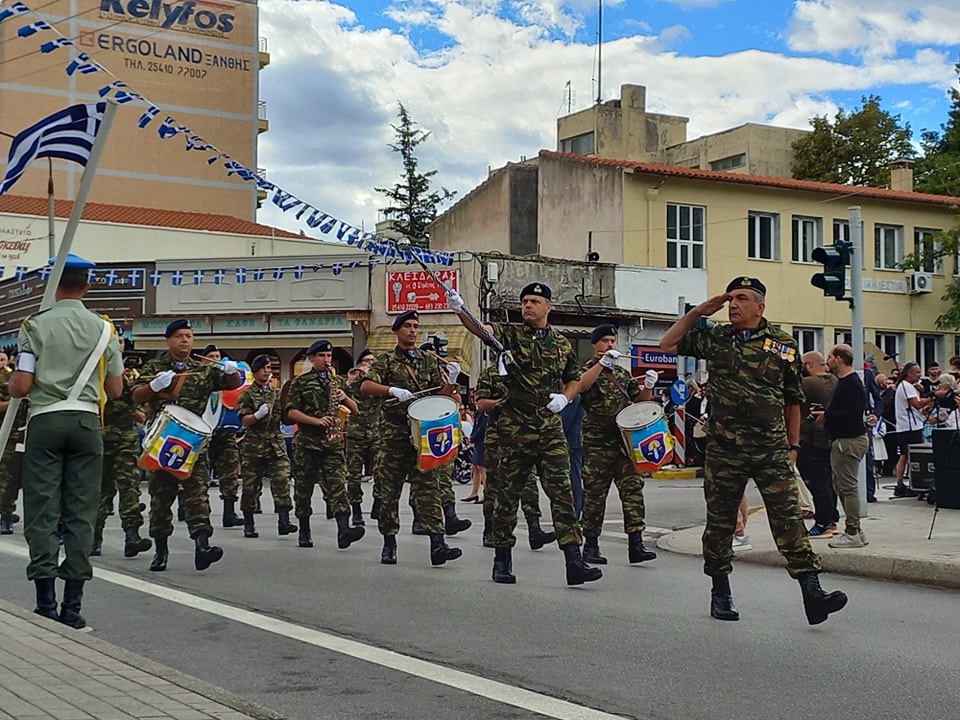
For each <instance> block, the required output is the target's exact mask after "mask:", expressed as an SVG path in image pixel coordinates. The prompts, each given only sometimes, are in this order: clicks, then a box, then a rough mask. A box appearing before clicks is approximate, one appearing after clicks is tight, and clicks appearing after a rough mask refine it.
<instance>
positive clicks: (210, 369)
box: [134, 353, 228, 417]
mask: <svg viewBox="0 0 960 720" xmlns="http://www.w3.org/2000/svg"><path fill="white" fill-rule="evenodd" d="M177 365H178V363H177V362H176V361H175V360H174V359H173V357H172V356H171V355H170V354H169V353H164V354H163V355H161V356H160V357H158V358H154V359H153V360H148V361H147V362H146V363H145V364H144V366H143V367H142V368H141V369H140V377H139V378H138V379H137V382H136V385H134V388H138V387H140V386H141V385H149V384H150V381H151V380H152V379H153V378H154V377H156V375H157V374H158V373H161V372H163V371H164V370H174V371H175V372H178V373H182V372H188V373H190V374H189V375H187V376H186V377H184V378H183V386H182V387H181V388H180V392H179V394H178V395H177V405H179V406H180V407H182V408H183V409H184V410H189V411H190V412H192V413H193V414H194V415H196V416H198V417H202V416H203V411H204V410H205V409H206V407H207V401H208V400H209V399H210V393H214V392H216V391H217V390H225V389H227V382H228V380H227V376H226V374H225V373H224V372H223V371H222V370H221V369H220V368H218V367H215V366H214V365H211V364H210V363H201V362H199V361H198V360H195V359H194V358H192V357H190V358H187V360H186V362H184V363H182V364H181V365H182V366H181V367H177ZM179 381H180V378H179V377H175V378H174V379H173V384H172V385H171V387H170V388H168V389H167V390H165V391H163V392H162V393H160V394H159V395H156V396H155V397H154V399H152V400H150V411H151V413H152V414H153V415H156V413H158V412H159V411H160V409H161V408H162V407H164V406H165V405H167V404H169V402H170V397H171V395H170V389H171V388H175V387H176V386H177V385H178V384H179Z"/></svg>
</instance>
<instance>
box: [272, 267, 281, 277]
mask: <svg viewBox="0 0 960 720" xmlns="http://www.w3.org/2000/svg"><path fill="white" fill-rule="evenodd" d="M282 278H283V268H282V267H278V268H274V269H273V279H274V280H280V279H282Z"/></svg>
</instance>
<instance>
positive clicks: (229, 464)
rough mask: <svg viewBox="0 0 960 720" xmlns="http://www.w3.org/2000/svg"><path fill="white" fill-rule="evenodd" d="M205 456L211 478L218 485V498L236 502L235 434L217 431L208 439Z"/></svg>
mask: <svg viewBox="0 0 960 720" xmlns="http://www.w3.org/2000/svg"><path fill="white" fill-rule="evenodd" d="M207 455H208V457H209V460H210V467H211V468H212V469H213V476H214V477H215V478H216V479H217V482H218V483H220V498H221V499H223V500H236V499H237V491H238V490H239V489H240V449H239V448H238V447H237V434H236V433H235V432H233V431H232V430H218V431H216V432H214V433H213V436H212V437H211V438H210V444H209V445H207Z"/></svg>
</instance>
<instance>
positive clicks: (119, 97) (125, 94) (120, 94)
mask: <svg viewBox="0 0 960 720" xmlns="http://www.w3.org/2000/svg"><path fill="white" fill-rule="evenodd" d="M113 99H114V100H116V101H117V105H126V104H127V103H128V102H133V101H134V100H144V99H145V98H144V97H143V95H141V94H140V93H135V92H132V91H131V90H117V94H116V95H114V96H113ZM148 122H149V121H148Z"/></svg>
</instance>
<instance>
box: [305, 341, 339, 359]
mask: <svg viewBox="0 0 960 720" xmlns="http://www.w3.org/2000/svg"><path fill="white" fill-rule="evenodd" d="M322 352H333V343H331V342H330V341H329V340H317V341H316V342H315V343H314V344H313V345H311V346H310V347H308V348H307V355H313V354H314V353H322Z"/></svg>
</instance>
